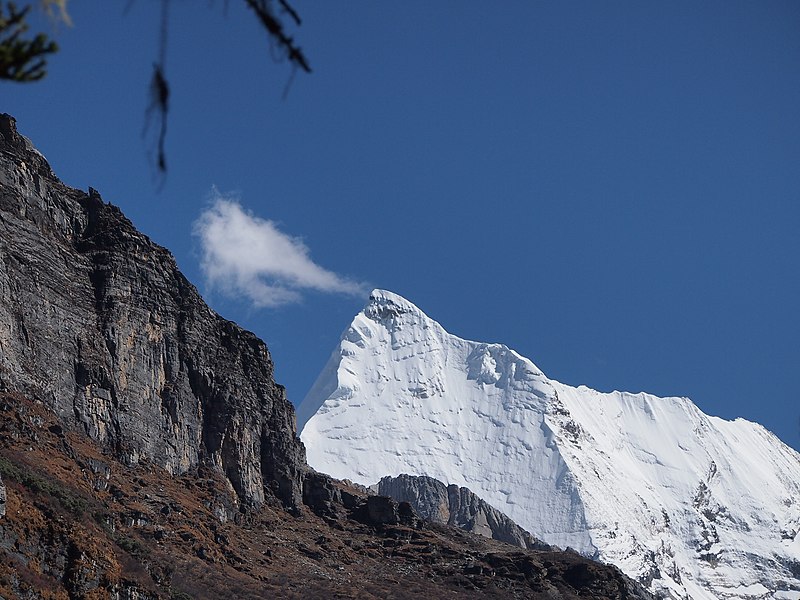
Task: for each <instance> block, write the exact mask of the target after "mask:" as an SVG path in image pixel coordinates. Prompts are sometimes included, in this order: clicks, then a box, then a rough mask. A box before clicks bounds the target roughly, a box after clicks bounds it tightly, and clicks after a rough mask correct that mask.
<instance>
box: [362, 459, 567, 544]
mask: <svg viewBox="0 0 800 600" xmlns="http://www.w3.org/2000/svg"><path fill="white" fill-rule="evenodd" d="M371 489H373V490H375V492H376V493H377V494H380V495H382V496H391V497H392V498H394V499H395V500H397V501H400V502H408V503H409V504H410V505H411V506H412V507H413V509H414V511H415V512H416V513H417V514H418V515H419V516H420V517H421V518H423V519H425V520H428V521H432V522H434V523H441V524H443V525H452V526H454V527H458V528H460V529H464V530H465V531H471V532H472V533H477V534H479V535H482V536H484V537H487V538H492V539H495V540H499V541H501V542H506V543H507V544H513V545H514V546H519V547H520V548H527V549H530V550H553V549H554V547H553V546H550V545H549V544H545V543H544V542H542V541H541V540H537V539H536V538H535V537H533V536H532V535H531V534H530V533H529V532H527V531H525V530H524V529H523V528H522V527H520V526H519V525H517V524H516V523H514V521H512V520H511V519H509V518H508V517H507V516H506V515H504V514H503V513H501V512H500V511H499V510H497V509H496V508H494V507H492V506H489V504H487V503H486V502H484V501H483V500H482V499H480V498H479V497H478V496H477V495H476V494H474V493H473V492H472V491H470V490H469V489H467V488H465V487H459V486H457V485H455V484H450V485H445V484H443V483H442V482H441V481H439V480H437V479H434V478H432V477H425V476H422V475H406V474H403V475H399V476H398V477H391V476H388V475H387V476H386V477H384V478H382V479H381V480H380V481H379V482H378V483H377V484H376V485H374V486H372V487H371Z"/></svg>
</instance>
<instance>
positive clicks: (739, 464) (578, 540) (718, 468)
mask: <svg viewBox="0 0 800 600" xmlns="http://www.w3.org/2000/svg"><path fill="white" fill-rule="evenodd" d="M298 414H299V415H300V416H301V423H302V422H303V420H304V419H307V422H306V423H305V426H304V427H303V430H302V433H301V439H302V440H303V442H304V443H305V445H306V448H307V454H308V461H309V464H310V465H311V466H313V467H314V468H317V469H321V470H324V471H327V472H329V473H331V474H332V475H334V476H335V477H339V478H349V479H351V480H353V481H355V482H358V483H363V484H365V485H370V484H374V483H375V482H377V481H378V480H380V479H381V478H382V477H384V476H386V475H392V476H397V475H400V474H402V473H409V474H417V475H427V476H430V477H433V478H436V479H439V480H441V481H444V482H446V483H448V484H456V485H459V486H465V487H468V488H470V489H471V490H473V491H474V492H475V493H476V494H478V495H479V496H480V497H481V498H483V499H484V500H486V501H487V502H489V504H491V505H492V506H494V507H495V508H497V509H499V510H501V511H502V512H504V513H506V514H507V515H508V516H509V517H511V518H512V519H513V520H514V521H516V522H517V523H519V524H520V525H521V526H522V527H524V528H525V529H527V530H528V531H530V532H531V533H533V534H534V535H535V536H536V537H538V538H541V539H542V540H544V541H545V542H548V543H552V544H556V545H558V546H561V547H565V546H570V547H573V548H575V549H577V550H579V551H580V552H582V553H585V554H589V555H593V556H595V557H597V558H599V559H601V560H603V561H606V562H610V563H613V564H616V565H618V566H619V567H620V568H622V570H623V571H625V572H626V573H627V574H629V575H631V576H632V577H634V578H636V579H638V580H640V581H642V582H644V583H645V584H647V585H648V586H650V588H651V589H652V590H655V591H658V592H660V593H664V594H671V595H672V596H673V597H689V598H693V599H695V600H700V599H703V600H705V599H709V600H711V599H719V598H767V597H780V598H800V535H798V530H800V456H799V455H798V453H796V452H795V451H793V450H792V449H790V448H788V447H787V446H786V445H785V444H783V443H781V442H780V441H779V440H778V439H777V438H776V437H775V436H774V435H772V434H770V433H769V432H768V431H766V430H765V429H763V428H762V427H761V426H759V425H756V424H754V423H750V422H747V421H744V420H741V419H738V420H736V421H733V422H729V421H725V420H722V419H719V418H715V417H710V416H707V415H705V414H703V413H702V412H701V411H700V410H699V409H698V408H697V407H696V406H695V405H694V404H692V402H691V401H690V400H688V399H686V398H657V397H654V396H651V395H648V394H627V393H621V392H612V393H600V392H596V391H593V390H590V389H588V388H585V387H580V388H573V387H570V386H567V385H564V384H561V383H559V382H556V381H552V380H550V379H548V378H547V377H546V376H545V375H544V374H543V373H542V372H541V371H540V370H539V369H538V368H537V367H536V366H535V365H534V364H533V363H532V362H531V361H529V360H528V359H526V358H524V357H522V356H520V355H519V354H517V353H516V352H514V351H513V350H510V349H509V348H507V347H505V346H503V345H501V344H485V343H478V342H470V341H467V340H463V339H460V338H458V337H455V336H453V335H450V334H448V333H447V332H446V331H445V330H444V329H443V328H442V327H441V326H440V325H439V324H438V323H436V322H435V321H433V320H432V319H430V318H429V317H427V316H426V315H425V314H424V313H423V312H422V311H421V310H420V309H418V308H417V307H416V306H414V305H413V304H412V303H410V302H408V301H407V300H405V299H403V298H401V297H400V296H397V295H395V294H392V293H390V292H386V291H382V290H376V291H374V292H373V293H372V295H371V297H370V300H369V303H368V304H367V306H366V307H365V309H364V310H363V311H362V312H361V313H360V314H359V315H357V316H356V317H355V319H354V321H353V323H352V324H351V326H350V327H348V328H347V330H346V331H345V332H344V334H343V336H342V340H341V343H340V346H339V348H337V349H336V351H334V353H333V355H332V357H331V359H330V361H329V363H328V365H326V367H325V369H324V370H323V372H322V374H321V375H320V377H319V378H318V380H317V382H316V384H315V385H314V387H313V388H312V390H311V391H310V392H309V394H308V396H307V397H306V399H305V400H304V402H303V404H302V405H301V406H300V409H299V411H298ZM792 590H793V591H792ZM775 594H777V595H775Z"/></svg>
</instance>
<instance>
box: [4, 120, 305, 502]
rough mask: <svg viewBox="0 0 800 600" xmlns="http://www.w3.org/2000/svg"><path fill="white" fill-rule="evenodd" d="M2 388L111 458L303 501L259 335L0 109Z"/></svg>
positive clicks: (301, 462)
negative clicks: (49, 413) (204, 468)
mask: <svg viewBox="0 0 800 600" xmlns="http://www.w3.org/2000/svg"><path fill="white" fill-rule="evenodd" d="M0 322H1V323H2V324H3V327H2V328H0V391H2V390H13V391H16V392H20V393H23V394H25V395H26V396H29V397H31V398H34V399H37V400H39V401H41V402H43V403H44V404H45V405H46V406H48V407H49V408H50V409H52V410H53V411H54V412H55V413H56V414H58V415H59V416H60V417H61V418H62V419H63V421H64V423H65V424H66V425H67V426H68V427H73V428H79V429H81V430H83V431H84V432H86V433H87V434H88V435H89V436H90V437H91V438H92V439H94V440H96V441H97V442H99V443H100V444H101V445H102V446H103V447H105V448H107V449H108V450H110V451H111V452H112V453H113V454H114V455H115V456H116V457H117V458H119V459H121V460H123V461H124V462H126V463H128V464H131V465H135V464H137V463H139V462H141V461H145V460H146V461H152V462H153V463H155V464H157V465H159V466H160V467H163V468H164V469H166V470H167V471H168V472H169V473H172V474H180V473H184V472H187V471H189V470H191V469H194V468H196V467H197V466H198V465H200V464H206V465H211V466H213V467H215V468H216V469H218V470H219V471H221V472H222V473H224V474H225V476H226V478H227V479H228V481H229V482H230V485H231V486H232V487H233V489H234V490H235V491H236V494H237V496H238V498H239V500H240V502H242V503H243V504H244V505H249V506H259V505H261V504H263V503H264V502H265V494H266V495H267V496H270V495H274V496H275V497H277V498H278V499H279V500H280V501H282V502H283V503H284V504H285V505H286V506H288V507H291V508H294V509H297V507H298V506H299V505H300V504H301V502H302V491H301V490H302V474H303V472H304V470H305V453H304V449H303V446H302V444H301V443H300V442H299V440H298V439H297V437H296V435H295V417H294V409H293V407H292V405H291V404H290V403H289V401H288V400H287V398H286V395H285V393H284V389H283V387H282V386H280V385H277V384H276V383H275V382H274V380H273V377H272V373H273V366H272V361H271V358H270V355H269V352H268V350H267V347H266V346H265V345H264V343H263V342H262V341H261V340H260V339H258V338H257V337H256V336H255V335H253V334H252V333H250V332H248V331H244V330H243V329H241V328H240V327H238V326H237V325H236V324H234V323H232V322H230V321H227V320H225V319H223V318H221V317H220V316H219V315H217V314H216V313H214V312H213V311H212V310H211V309H209V307H208V306H207V305H206V304H205V302H204V301H203V300H202V298H201V297H200V295H199V293H198V292H197V290H196V289H195V288H194V286H192V284H190V283H189V282H188V281H187V280H186V278H185V277H184V276H183V275H182V274H181V273H180V272H179V271H178V269H177V266H176V264H175V260H174V259H173V257H172V256H171V254H170V253H169V252H168V251H167V250H165V249H164V248H162V247H160V246H158V245H157V244H154V243H153V242H152V241H150V240H149V239H148V238H147V236H145V235H143V234H141V233H140V232H138V231H137V230H136V229H135V228H134V227H133V225H132V224H131V223H130V221H128V219H126V218H125V216H124V215H123V214H122V213H121V212H120V210H119V209H118V208H116V207H114V206H112V205H110V204H106V203H105V202H103V200H102V199H101V198H100V195H99V194H98V193H97V192H96V191H94V190H92V189H90V190H89V192H88V193H85V192H82V191H79V190H76V189H72V188H70V187H67V186H66V185H64V184H63V183H61V182H60V181H59V180H58V179H57V178H56V177H55V175H54V174H53V172H52V171H51V169H50V166H49V165H48V163H47V161H46V160H45V158H44V157H43V156H42V155H41V154H40V153H39V152H37V151H36V150H35V149H34V148H33V146H32V145H31V144H30V142H29V141H28V140H27V139H26V138H24V137H23V136H21V135H20V134H19V133H18V132H17V130H16V126H15V121H14V119H13V118H12V117H10V116H9V115H2V116H0Z"/></svg>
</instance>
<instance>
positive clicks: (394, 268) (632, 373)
mask: <svg viewBox="0 0 800 600" xmlns="http://www.w3.org/2000/svg"><path fill="white" fill-rule="evenodd" d="M126 4H128V3H126V2H73V3H72V4H71V6H70V11H71V15H72V18H73V21H74V26H73V27H71V28H66V27H63V26H62V27H60V28H59V29H58V31H57V32H56V33H55V35H56V38H57V39H58V41H59V42H60V44H61V47H62V51H61V53H60V54H59V55H58V56H56V57H55V58H54V59H53V60H52V61H51V68H50V74H49V75H48V77H47V78H46V79H45V80H44V81H42V82H40V83H37V84H32V85H27V86H19V85H11V84H7V83H4V84H2V85H1V86H0V98H2V106H0V110H3V111H6V112H9V113H11V114H13V115H14V116H15V117H16V118H17V120H18V126H19V128H20V130H21V131H22V132H23V133H24V134H26V135H27V136H28V137H30V138H31V139H32V140H33V141H34V143H35V144H36V145H37V147H38V148H39V149H40V150H42V152H43V153H44V154H45V155H46V156H47V157H48V159H49V160H50V162H51V164H52V166H53V167H54V169H55V171H56V173H58V174H59V176H60V177H61V178H62V179H63V180H64V181H65V182H66V183H68V184H70V185H73V186H75V187H79V188H83V189H86V188H88V186H92V187H94V188H96V189H98V190H99V191H100V192H101V194H102V195H103V197H104V198H105V199H106V200H108V201H111V202H113V203H115V204H117V205H119V206H120V207H121V208H122V209H123V210H124V211H125V213H126V214H127V215H128V216H129V217H130V218H131V220H132V221H133V222H134V223H135V224H136V225H137V226H138V227H139V228H140V229H141V230H142V231H144V232H145V233H147V234H148V235H150V236H151V237H152V238H153V239H154V240H155V241H156V242H158V243H160V244H162V245H164V246H166V247H168V248H169V249H170V250H171V251H172V252H173V253H174V254H175V256H176V259H177V261H178V264H179V265H180V266H181V268H182V269H183V270H184V272H185V273H186V274H187V276H188V277H189V278H190V279H191V280H192V281H193V282H195V284H196V285H197V286H198V288H199V289H200V290H201V291H202V292H204V295H205V296H206V298H207V299H208V301H209V302H210V304H211V305H212V306H213V307H214V308H215V309H216V310H218V311H219V312H220V313H221V314H222V315H223V316H225V317H227V318H229V319H232V320H235V321H237V322H239V323H240V324H242V325H243V326H244V327H246V328H248V329H251V330H253V331H255V332H256V333H257V334H258V335H259V336H261V337H262V338H264V340H265V341H266V342H267V343H268V345H269V347H270V349H271V351H272V354H273V357H274V358H275V361H276V375H277V378H278V380H279V381H280V382H281V383H283V384H285V385H286V386H287V389H288V393H289V397H290V398H291V399H292V400H293V401H294V402H295V403H299V402H300V401H301V400H302V398H303V396H304V395H305V393H306V391H307V390H308V388H309V387H310V386H311V384H312V383H313V380H314V378H315V377H316V375H317V374H318V372H319V371H320V369H321V368H322V366H323V364H324V363H325V361H326V360H327V357H328V356H329V354H330V352H331V350H332V349H333V348H334V346H335V344H336V342H337V341H338V338H339V335H340V333H341V331H342V330H343V329H344V328H345V327H346V326H347V325H348V324H349V322H350V320H351V318H352V317H353V315H354V314H355V313H356V312H358V310H360V308H361V307H362V306H363V304H364V302H365V301H366V295H367V292H368V290H369V289H370V288H371V287H382V288H386V289H389V290H392V291H395V292H397V293H399V294H402V295H404V296H406V297H407V298H408V299H410V300H411V301H412V302H414V303H416V304H417V305H419V306H420V307H421V308H422V309H423V310H425V311H426V312H427V313H428V314H429V315H430V316H431V317H433V318H435V319H437V320H438V321H439V322H441V323H442V325H443V326H444V327H445V328H446V329H448V330H449V331H451V332H452V333H455V334H457V335H459V336H461V337H466V338H469V339H477V340H483V341H499V342H503V343H506V344H508V345H509V346H511V347H512V348H514V349H516V350H518V351H519V352H520V353H522V354H523V355H525V356H527V357H529V358H531V359H532V360H533V361H534V362H535V363H536V364H537V365H538V366H539V367H540V368H542V369H543V370H544V372H545V373H546V374H548V375H549V376H550V377H553V378H556V379H559V380H560V381H563V382H565V383H570V384H575V385H577V384H586V385H589V386H591V387H594V388H597V389H600V390H612V389H624V390H628V391H643V390H644V391H649V392H652V393H655V394H659V395H681V396H689V397H691V398H692V399H693V400H694V401H695V402H696V403H697V404H698V405H699V406H700V407H701V408H702V409H703V410H704V411H705V412H707V413H710V414H715V415H719V416H722V417H725V418H734V417H739V416H741V417H745V418H747V419H750V420H754V421H758V422H760V423H762V424H764V425H765V426H766V427H767V428H769V429H770V430H772V431H774V432H775V433H776V434H778V435H779V436H780V437H781V438H782V439H783V440H784V441H786V442H787V443H789V444H791V445H793V446H794V447H795V448H800V392H799V391H798V390H799V389H800V386H798V383H797V378H798V374H799V373H800V317H798V307H799V306H800V298H798V296H799V295H800V235H798V231H799V230H800V208H798V207H799V206H800V110H798V107H800V4H798V3H797V2H769V1H764V2H732V1H726V2H694V1H692V2H647V1H637V2H547V3H545V2H527V1H526V2H505V3H502V4H494V3H486V2H470V1H466V0H463V1H459V2H457V3H455V2H439V3H436V2H430V1H425V2H422V1H411V2H403V3H376V2H357V1H348V2H339V1H330V2H299V1H298V2H296V8H297V9H298V12H300V14H301V15H302V17H303V18H304V22H303V25H302V26H301V27H300V28H298V29H297V30H296V31H293V35H294V36H295V39H296V40H297V41H298V43H299V44H300V45H301V46H302V47H303V49H304V50H305V52H306V54H307V55H308V57H309V60H310V62H311V66H312V68H313V69H314V73H313V74H311V75H305V74H303V73H297V74H296V76H295V77H294V79H293V81H292V83H291V87H290V88H289V92H288V95H287V96H286V97H285V98H284V97H283V96H284V94H283V92H284V89H285V88H286V85H287V83H288V82H289V79H290V75H291V70H290V68H289V66H288V65H287V64H286V63H282V62H280V61H276V60H274V59H273V56H272V54H271V53H270V49H269V45H268V43H267V41H266V40H265V36H264V35H263V33H262V31H261V30H260V29H259V28H258V26H257V24H256V22H255V19H254V18H253V16H252V14H250V13H248V12H247V11H246V9H245V8H244V7H243V6H240V4H241V5H243V4H244V3H241V2H222V1H220V2H211V3H186V2H172V3H171V4H172V6H171V22H170V28H169V41H168V54H167V62H166V72H167V76H168V77H169V79H170V83H171V92H172V95H171V106H172V109H171V113H170V116H169V130H168V138H167V146H166V149H167V161H168V166H169V172H168V176H167V179H166V181H165V182H164V184H163V185H162V186H161V187H160V188H159V186H158V184H157V182H156V178H155V176H154V174H153V170H152V168H151V166H150V163H149V162H148V156H147V154H148V146H147V144H146V143H145V142H144V141H143V139H142V129H143V125H144V111H145V108H146V104H147V87H148V80H149V76H150V71H151V68H152V63H153V61H154V59H155V58H156V57H157V54H158V48H157V42H158V30H159V27H158V23H159V5H158V3H156V2H146V1H142V0H140V1H138V2H133V3H131V6H130V8H129V10H128V11H127V12H125V11H124V6H125V5H126ZM226 5H227V8H226ZM45 26H46V27H50V25H47V24H46V25H45ZM204 211H206V212H205V213H204V214H205V217H203V219H204V220H203V221H201V222H202V223H203V224H204V226H205V227H204V228H203V229H202V230H198V226H197V225H196V223H197V222H198V219H200V218H201V214H202V213H203V212H204ZM237 211H238V212H237ZM226 215H227V216H226ZM215 219H216V220H215ZM237 223H238V227H239V229H237V228H236V227H237V225H236V224H237ZM226 227H227V229H226ZM231 227H232V228H233V229H231ZM193 231H194V232H195V233H194V234H193ZM198 231H202V232H205V234H206V235H205V237H204V236H203V235H197V233H198ZM237 232H240V233H241V234H242V235H241V236H239V237H238V238H237ZM262 238H263V239H262ZM262 242H263V243H262ZM282 253H283V254H282ZM276 256H283V257H287V258H286V260H283V261H278V260H274V257H276ZM270 257H272V258H270ZM239 258H241V259H242V260H239ZM285 264H292V265H294V267H293V269H294V270H292V271H291V272H283V273H281V272H280V270H281V265H285ZM276 290H277V291H276Z"/></svg>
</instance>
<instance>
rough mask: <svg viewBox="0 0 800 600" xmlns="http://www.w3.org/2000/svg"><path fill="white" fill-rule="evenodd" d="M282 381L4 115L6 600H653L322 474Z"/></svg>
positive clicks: (568, 558)
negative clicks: (308, 458)
mask: <svg viewBox="0 0 800 600" xmlns="http://www.w3.org/2000/svg"><path fill="white" fill-rule="evenodd" d="M272 373H273V370H272V363H271V359H270V355H269V352H268V350H267V348H266V346H265V345H264V343H263V342H262V341H261V340H259V339H258V338H256V337H255V336H254V335H253V334H251V333H249V332H247V331H244V330H242V329H241V328H239V327H238V326H236V325H235V324H234V323H231V322H229V321H226V320H225V319H222V318H221V317H219V316H218V315H217V314H215V313H214V312H213V311H211V310H210V309H209V308H208V306H206V304H205V303H204V302H203V300H202V298H201V297H200V296H199V294H198V293H197V291H196V290H195V288H194V287H193V286H192V285H191V284H190V283H189V282H188V281H186V279H185V278H184V277H183V275H181V273H180V272H179V271H178V270H177V268H176V266H175V262H174V260H173V258H172V257H171V256H170V254H169V253H168V252H167V251H166V250H164V249H163V248H161V247H159V246H157V245H155V244H153V243H152V242H151V241H150V240H149V239H148V238H147V237H146V236H144V235H142V234H141V233H139V232H138V231H136V229H135V228H134V227H133V226H132V224H131V223H130V222H129V221H128V220H127V219H126V218H125V217H124V215H122V213H121V212H120V211H119V210H118V209H117V208H115V207H113V206H111V205H109V204H106V203H105V202H104V201H103V200H102V199H101V198H100V195H99V194H98V193H97V192H96V191H94V190H89V193H84V192H82V191H79V190H75V189H72V188H69V187H67V186H65V185H64V184H62V183H61V182H60V181H59V180H58V179H57V178H56V177H55V175H54V174H53V173H52V171H51V169H50V167H49V165H48V163H47V161H46V160H45V159H44V157H43V156H42V155H41V154H39V153H38V152H37V151H36V150H35V149H34V148H33V146H32V145H31V143H30V142H29V141H28V140H26V139H25V138H24V137H22V136H21V135H20V134H19V133H18V132H17V130H16V124H15V122H14V119H13V118H11V117H10V116H8V115H0V597H3V598H70V599H72V598H115V599H131V600H133V599H137V600H142V599H153V598H164V599H166V598H172V599H176V598H180V599H183V600H185V599H187V598H198V599H199V598H232V597H235V598H264V597H275V598H295V597H297V598H299V597H303V598H314V597H320V598H323V597H324V598H330V597H339V598H412V597H417V598H418V597H431V598H439V597H447V598H449V597H452V598H467V597H477V596H480V597H496V598H578V597H581V598H587V597H588V598H609V599H610V598H616V599H623V598H647V597H648V596H647V595H646V594H645V593H644V592H643V591H641V590H640V588H639V587H638V586H637V585H635V584H633V583H632V582H631V581H630V580H629V579H628V578H626V577H625V576H623V575H622V574H621V573H620V572H619V571H618V570H617V569H615V568H613V567H609V566H605V565H602V564H599V563H595V562H592V561H590V560H588V559H585V558H582V557H580V556H578V555H576V554H574V553H569V552H552V551H542V552H535V551H523V550H521V549H519V548H514V547H512V546H509V545H506V544H502V543H499V542H493V541H491V540H486V539H484V538H482V537H480V536H474V535H471V534H467V533H464V532H461V531H459V530H457V529H453V528H447V527H440V526H436V525H433V524H425V523H423V522H421V521H420V520H419V519H418V518H417V517H416V516H415V515H414V513H413V511H412V510H411V509H410V506H409V505H408V504H402V503H401V504H398V503H396V502H394V501H391V500H389V499H388V498H383V497H378V496H368V495H367V494H366V493H364V492H363V491H359V490H358V489H354V488H352V487H350V486H347V485H344V484H342V483H340V482H336V481H334V480H332V479H331V478H330V477H328V476H325V475H320V474H318V473H316V472H315V471H313V470H312V469H310V468H309V467H308V466H307V464H306V462H305V453H304V447H303V445H302V443H301V442H300V441H299V440H298V438H297V436H296V435H295V416H294V410H293V408H292V405H291V404H290V403H289V401H288V400H287V399H286V397H285V393H284V390H283V388H282V387H281V386H280V385H278V384H276V383H275V381H274V379H273V375H272Z"/></svg>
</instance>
